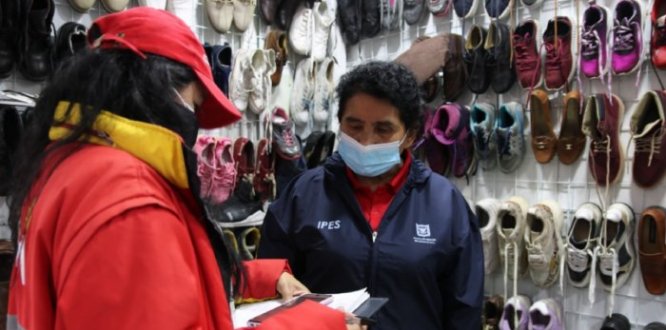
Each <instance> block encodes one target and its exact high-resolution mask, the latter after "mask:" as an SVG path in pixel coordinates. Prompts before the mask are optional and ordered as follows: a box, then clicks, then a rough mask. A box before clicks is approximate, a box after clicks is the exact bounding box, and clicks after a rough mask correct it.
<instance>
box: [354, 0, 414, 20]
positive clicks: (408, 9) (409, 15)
mask: <svg viewBox="0 0 666 330" xmlns="http://www.w3.org/2000/svg"><path fill="white" fill-rule="evenodd" d="M365 1H367V0H364V2H365ZM425 1H426V0H404V4H403V6H404V8H403V12H402V17H403V18H404V19H405V23H407V24H408V25H414V24H417V23H418V22H420V21H421V17H423V16H424V15H423V14H425V13H426V4H425Z"/></svg>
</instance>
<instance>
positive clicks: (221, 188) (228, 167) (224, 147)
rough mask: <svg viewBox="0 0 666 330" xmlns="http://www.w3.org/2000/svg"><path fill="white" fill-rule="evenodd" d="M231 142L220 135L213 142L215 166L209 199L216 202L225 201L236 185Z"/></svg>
mask: <svg viewBox="0 0 666 330" xmlns="http://www.w3.org/2000/svg"><path fill="white" fill-rule="evenodd" d="M231 142H232V141H231V139H229V138H226V137H221V138H217V142H216V144H215V163H216V167H215V172H214V173H213V179H212V180H211V186H210V200H211V202H213V203H216V204H219V203H222V202H224V201H226V200H227V198H229V196H230V195H231V192H232V191H233V190H234V187H235V186H236V163H235V162H234V157H233V152H232V147H233V145H232V143H231ZM202 187H203V186H202Z"/></svg>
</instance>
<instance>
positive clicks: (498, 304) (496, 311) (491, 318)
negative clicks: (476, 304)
mask: <svg viewBox="0 0 666 330" xmlns="http://www.w3.org/2000/svg"><path fill="white" fill-rule="evenodd" d="M503 309H504V298H503V297H502V296H500V295H494V296H492V297H486V298H485V299H484V302H483V324H482V326H483V329H484V330H499V323H500V320H501V319H502V310H503Z"/></svg>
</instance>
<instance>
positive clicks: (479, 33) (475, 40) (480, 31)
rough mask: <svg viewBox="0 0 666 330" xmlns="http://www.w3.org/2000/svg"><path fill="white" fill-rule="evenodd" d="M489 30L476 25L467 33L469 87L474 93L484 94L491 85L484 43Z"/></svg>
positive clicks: (466, 62)
mask: <svg viewBox="0 0 666 330" xmlns="http://www.w3.org/2000/svg"><path fill="white" fill-rule="evenodd" d="M487 34H488V32H486V29H484V28H482V27H480V26H478V25H474V26H472V29H471V30H469V33H468V34H467V41H466V42H465V54H464V59H465V64H466V65H467V73H468V77H467V88H469V90H470V91H472V93H475V94H483V93H485V92H486V90H487V89H488V87H489V86H490V79H488V74H487V72H486V59H487V54H488V53H487V52H486V50H485V49H484V47H483V46H484V43H485V41H486V36H487Z"/></svg>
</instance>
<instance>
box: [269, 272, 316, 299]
mask: <svg viewBox="0 0 666 330" xmlns="http://www.w3.org/2000/svg"><path fill="white" fill-rule="evenodd" d="M276 289H277V292H278V293H279V294H280V295H281V296H282V299H284V300H287V299H290V298H291V297H293V296H294V295H298V294H304V293H310V290H308V288H307V287H306V286H305V285H303V283H301V282H300V281H299V280H297V279H296V278H295V277H294V276H293V275H291V274H289V273H287V272H284V273H282V275H280V278H278V281H277V287H276Z"/></svg>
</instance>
